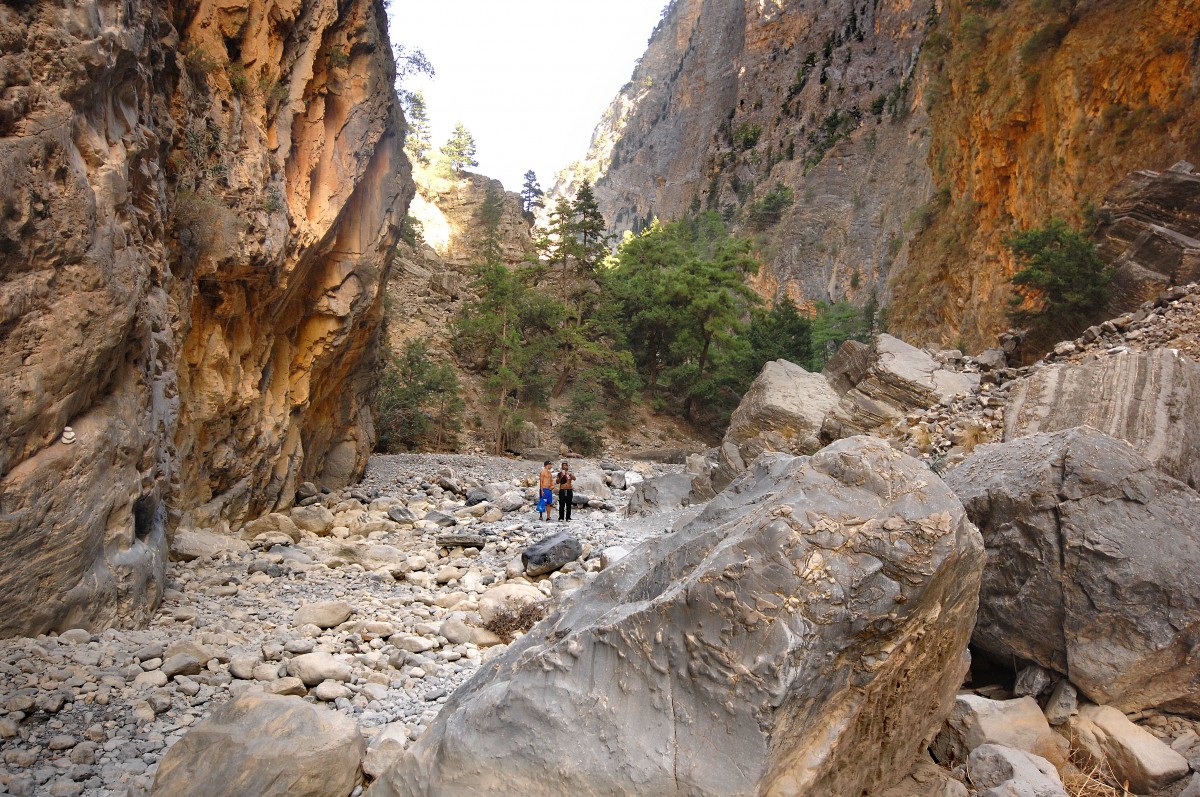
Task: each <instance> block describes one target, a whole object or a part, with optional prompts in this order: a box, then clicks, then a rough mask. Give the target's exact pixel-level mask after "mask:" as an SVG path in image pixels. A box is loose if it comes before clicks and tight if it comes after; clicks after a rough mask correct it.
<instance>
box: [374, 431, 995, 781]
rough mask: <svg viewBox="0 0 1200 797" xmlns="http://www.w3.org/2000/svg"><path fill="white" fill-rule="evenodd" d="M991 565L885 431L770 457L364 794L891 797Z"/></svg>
mask: <svg viewBox="0 0 1200 797" xmlns="http://www.w3.org/2000/svg"><path fill="white" fill-rule="evenodd" d="M981 567H982V545H981V542H980V540H979V537H978V534H977V532H976V531H975V529H974V528H973V527H972V526H971V525H970V523H969V522H968V521H967V520H966V518H965V516H964V514H963V512H962V509H961V506H960V505H959V504H958V501H957V499H955V497H954V496H953V495H952V494H951V493H950V492H949V490H948V489H947V488H946V487H945V486H944V485H943V484H942V483H941V482H940V481H938V480H937V478H936V477H934V476H932V475H931V474H930V473H929V472H928V470H927V469H925V468H924V466H923V465H921V464H920V463H918V462H917V461H915V460H913V459H910V458H908V457H905V456H903V455H901V454H898V453H896V452H894V451H892V450H891V449H890V448H889V447H888V446H887V445H886V444H885V443H883V442H882V441H879V440H873V439H868V438H854V439H852V440H846V441H841V442H839V443H836V444H834V445H832V446H830V447H828V448H826V449H825V450H823V451H821V452H819V453H818V454H816V455H814V456H812V457H810V458H794V457H790V456H786V455H780V454H773V455H767V456H764V457H761V458H759V460H758V461H757V463H756V465H755V466H754V467H752V468H751V469H750V470H749V471H747V472H746V473H744V474H743V475H742V476H741V477H739V479H738V480H737V481H735V482H734V484H733V485H731V487H730V488H729V489H728V490H726V491H725V492H724V493H722V494H721V495H719V496H718V497H717V498H715V499H714V500H713V501H712V502H711V503H710V504H709V506H708V507H707V509H706V510H705V511H704V512H703V513H702V514H701V515H700V516H699V517H698V518H697V519H696V520H695V521H693V522H691V523H689V524H688V525H686V526H685V527H684V528H682V529H681V530H679V531H676V532H674V533H672V534H670V535H667V536H665V537H662V538H660V539H658V540H655V541H653V542H650V543H647V544H646V545H645V546H643V547H642V548H640V549H639V550H638V551H635V552H634V553H633V554H631V555H630V556H627V557H625V558H624V559H622V560H621V561H619V562H617V563H615V564H613V565H612V566H611V567H609V568H608V569H606V570H605V571H603V572H602V573H601V574H600V575H599V576H598V577H597V578H596V579H595V580H594V581H593V582H592V583H591V584H590V585H589V586H586V587H584V588H582V589H580V590H579V591H578V592H576V593H574V597H573V599H569V601H568V603H567V604H566V605H565V606H564V608H563V609H561V610H560V611H558V612H556V613H555V614H553V615H552V616H551V617H549V618H547V619H546V620H545V621H543V622H542V623H540V624H539V625H537V626H535V627H534V629H533V630H532V631H530V633H529V634H527V635H526V636H525V637H523V638H522V639H521V640H520V641H518V642H516V643H514V644H513V645H512V646H511V647H510V649H509V650H508V651H507V652H506V653H504V654H503V655H502V656H500V657H499V658H497V659H496V660H495V662H494V664H493V665H492V666H490V667H489V668H488V670H487V672H486V674H483V675H480V676H478V677H476V678H474V679H472V681H470V682H469V683H468V684H466V685H465V686H464V687H462V688H461V689H460V690H459V691H458V692H456V693H455V694H454V695H453V696H452V697H451V698H450V700H449V701H448V702H447V705H446V707H445V708H444V709H443V711H442V712H441V714H440V715H439V717H438V719H437V720H436V721H435V723H434V725H433V726H431V728H430V730H429V732H428V733H427V734H426V735H425V736H424V737H422V739H421V740H420V741H419V742H418V743H417V744H416V746H415V747H414V748H413V753H412V754H411V755H406V756H405V757H404V758H402V759H400V760H399V761H398V762H397V763H396V764H395V765H394V766H393V767H392V768H391V769H390V770H389V771H388V772H387V773H386V774H385V775H384V777H383V778H382V779H381V780H379V781H376V783H375V784H374V785H372V787H371V788H370V789H369V790H368V793H369V794H370V795H371V797H391V795H398V794H404V795H440V794H462V793H465V792H473V793H480V794H497V795H499V794H525V795H550V794H555V795H560V794H563V793H568V792H569V793H580V794H595V795H602V794H603V795H616V794H634V793H640V794H663V795H666V794H685V793H686V794H694V795H705V794H708V795H718V794H720V795H742V794H744V795H749V794H760V793H802V794H808V795H814V796H815V795H829V797H833V795H845V794H859V793H872V792H873V791H874V790H876V789H879V790H883V789H885V788H887V787H889V786H891V785H892V784H893V783H895V782H896V781H898V780H899V779H900V777H901V776H903V774H905V773H906V772H907V771H908V769H909V765H910V764H911V762H912V761H913V760H914V759H915V757H916V754H917V752H918V751H919V750H920V749H921V748H922V746H923V743H924V742H925V741H926V739H927V736H928V735H930V734H931V733H932V732H933V731H935V730H936V728H937V727H938V725H939V724H940V721H941V719H942V718H943V717H944V715H945V713H946V712H947V711H948V710H949V708H950V706H951V705H952V704H953V699H954V692H955V689H956V688H957V687H958V685H959V683H960V682H961V678H962V676H963V673H964V671H965V667H966V659H965V643H966V639H967V637H968V636H969V634H970V630H971V627H972V625H973V621H974V613H975V600H976V594H977V592H976V591H977V584H978V578H979V574H980V569H981ZM548 772H552V773H554V774H553V777H547V773H548Z"/></svg>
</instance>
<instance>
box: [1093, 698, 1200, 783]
mask: <svg viewBox="0 0 1200 797" xmlns="http://www.w3.org/2000/svg"><path fill="white" fill-rule="evenodd" d="M1071 731H1072V733H1073V734H1074V735H1075V738H1076V739H1077V740H1078V742H1079V744H1080V745H1082V747H1083V748H1084V749H1085V750H1086V751H1087V752H1088V753H1089V754H1090V755H1091V756H1092V757H1093V758H1095V759H1097V760H1106V761H1108V764H1109V766H1110V767H1112V771H1113V775H1115V776H1116V778H1117V780H1118V781H1121V782H1123V781H1129V788H1130V789H1132V790H1133V791H1135V792H1137V793H1138V794H1149V793H1150V792H1155V791H1158V790H1159V789H1162V788H1163V787H1165V786H1167V785H1169V784H1171V783H1174V782H1175V781H1177V780H1179V779H1180V778H1182V777H1183V776H1184V775H1186V774H1187V773H1188V770H1189V766H1188V762H1187V759H1185V758H1184V757H1183V756H1181V755H1180V754H1179V753H1177V752H1175V751H1174V750H1172V749H1171V748H1170V747H1168V746H1167V745H1166V744H1164V743H1163V742H1161V741H1159V740H1158V739H1157V738H1155V737H1154V736H1152V735H1151V734H1149V733H1147V732H1146V731H1144V730H1142V729H1141V728H1139V727H1138V726H1136V725H1134V724H1133V723H1132V722H1130V721H1129V719H1128V718H1127V717H1126V716H1125V715H1124V714H1123V713H1121V711H1119V710H1118V709H1115V708H1113V707H1111V706H1094V705H1084V706H1080V707H1079V716H1077V717H1075V718H1074V719H1072V720H1071Z"/></svg>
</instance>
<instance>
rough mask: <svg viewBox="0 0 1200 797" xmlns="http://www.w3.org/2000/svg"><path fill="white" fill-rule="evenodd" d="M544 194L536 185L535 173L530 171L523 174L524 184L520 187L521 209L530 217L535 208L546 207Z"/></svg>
mask: <svg viewBox="0 0 1200 797" xmlns="http://www.w3.org/2000/svg"><path fill="white" fill-rule="evenodd" d="M545 196H546V194H545V192H544V191H542V186H541V184H540V183H538V178H537V173H536V172H534V171H533V169H530V170H529V171H527V172H525V184H524V185H522V186H521V207H522V209H524V211H525V213H526V214H529V215H532V214H533V211H534V209H535V208H542V207H545V206H546V200H545Z"/></svg>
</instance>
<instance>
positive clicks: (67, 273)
mask: <svg viewBox="0 0 1200 797" xmlns="http://www.w3.org/2000/svg"><path fill="white" fill-rule="evenodd" d="M0 53H2V54H0V181H2V182H3V186H4V188H3V194H2V202H3V207H2V212H0V423H2V424H3V434H2V435H0V550H3V556H2V558H0V596H3V597H2V599H0V607H2V609H3V611H0V635H11V634H14V633H25V634H32V633H38V632H41V631H46V630H52V629H56V628H57V629H61V628H67V627H72V626H85V627H91V628H99V627H104V626H108V625H113V624H121V623H139V622H144V621H145V620H146V619H148V617H149V615H150V613H151V612H152V611H153V610H154V608H155V606H156V605H157V602H158V598H159V596H160V594H161V590H162V584H161V577H162V572H163V564H164V559H165V556H166V545H167V538H168V536H169V534H170V533H171V532H172V531H173V529H175V528H177V527H179V526H191V525H196V526H205V527H217V528H221V527H228V526H229V525H230V524H237V523H239V522H241V521H242V520H244V519H247V518H249V517H253V516H255V515H257V514H260V513H262V512H265V511H269V510H270V509H272V508H274V507H277V506H281V505H286V504H288V503H290V501H291V500H292V495H293V494H294V487H295V485H296V483H297V482H298V481H300V480H305V479H312V480H315V481H318V482H324V483H328V484H341V483H345V482H346V481H348V480H350V479H351V478H353V477H354V476H355V475H356V474H357V472H359V471H360V470H361V468H362V467H363V466H364V464H365V460H366V456H367V454H368V453H369V450H370V445H371V439H372V435H373V432H372V424H371V418H370V410H369V398H370V393H371V390H372V384H373V380H372V377H371V372H372V368H373V364H374V351H375V347H376V346H377V345H378V328H379V322H380V319H381V317H382V312H383V301H382V296H383V282H384V279H385V278H386V271H387V266H388V264H389V262H390V257H391V252H392V250H393V248H394V244H395V240H396V236H397V232H398V225H399V222H400V219H401V218H402V217H403V214H404V209H405V208H406V206H407V203H408V201H409V199H410V198H411V195H412V185H411V180H410V178H409V168H408V164H407V161H406V159H405V158H404V155H403V153H402V150H401V147H402V143H403V134H404V122H403V118H402V116H401V113H400V110H399V106H398V104H397V102H396V99H395V93H394V91H393V89H392V82H393V74H394V67H393V63H392V55H391V51H390V47H389V45H388V41H387V34H386V20H385V18H384V10H383V6H382V3H380V2H378V1H377V0H342V1H341V2H336V1H335V0H304V2H301V0H290V1H289V0H198V1H197V0H191V1H185V0H180V1H179V2H167V3H158V2H148V0H87V1H86V2H72V1H70V0H60V1H57V2H40V3H23V2H17V3H4V4H0ZM64 427H71V432H64Z"/></svg>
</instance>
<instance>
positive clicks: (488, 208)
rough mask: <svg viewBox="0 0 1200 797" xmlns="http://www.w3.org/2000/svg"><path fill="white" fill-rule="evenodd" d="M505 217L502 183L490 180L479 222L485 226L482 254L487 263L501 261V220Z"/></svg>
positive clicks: (494, 263)
mask: <svg viewBox="0 0 1200 797" xmlns="http://www.w3.org/2000/svg"><path fill="white" fill-rule="evenodd" d="M503 217H504V192H503V191H502V190H501V186H500V183H499V182H498V181H496V180H489V181H488V184H487V188H486V189H484V193H483V204H482V205H480V207H479V224H480V226H481V227H482V228H483V241H482V247H481V254H482V255H483V262H484V263H485V264H486V265H489V266H491V265H497V264H499V263H500V261H501V258H502V253H501V251H500V220H501V219H502V218H503Z"/></svg>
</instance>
